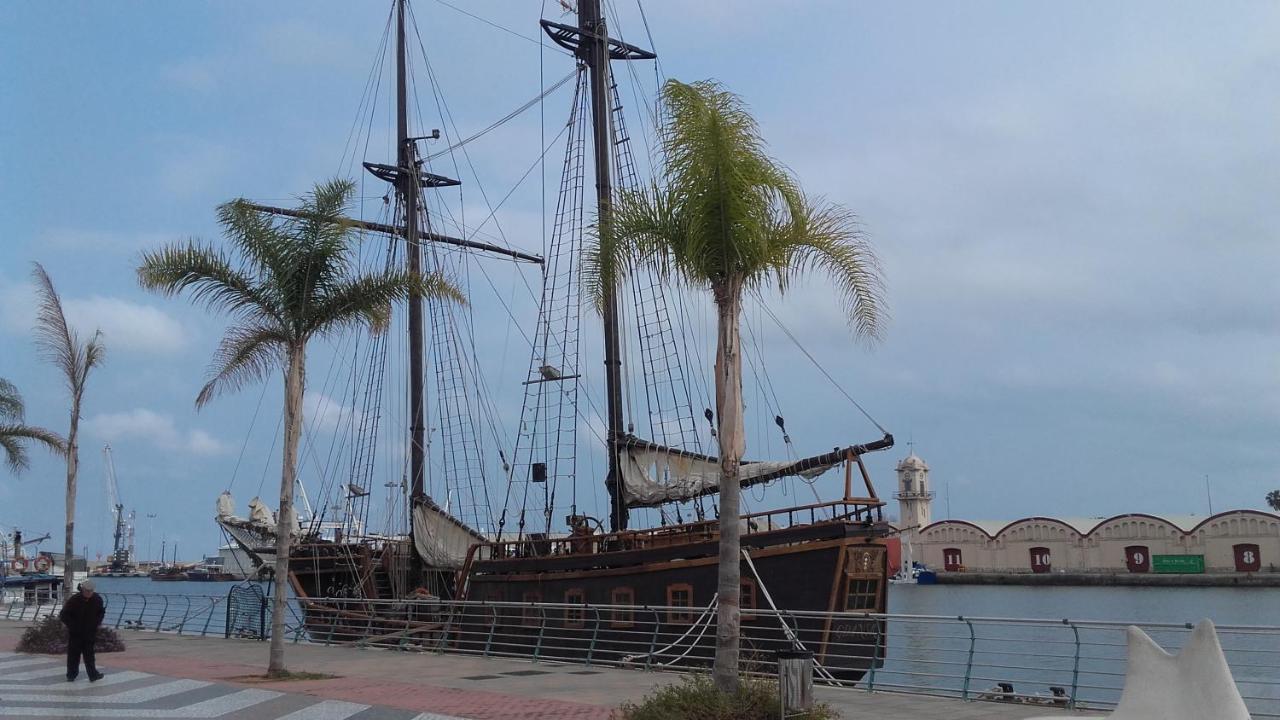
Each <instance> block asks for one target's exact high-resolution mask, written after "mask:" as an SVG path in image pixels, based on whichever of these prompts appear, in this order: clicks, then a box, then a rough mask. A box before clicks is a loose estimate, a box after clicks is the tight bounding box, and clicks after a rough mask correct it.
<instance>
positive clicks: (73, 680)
mask: <svg viewBox="0 0 1280 720" xmlns="http://www.w3.org/2000/svg"><path fill="white" fill-rule="evenodd" d="M75 681H76V676H75V675H68V676H67V682H75Z"/></svg>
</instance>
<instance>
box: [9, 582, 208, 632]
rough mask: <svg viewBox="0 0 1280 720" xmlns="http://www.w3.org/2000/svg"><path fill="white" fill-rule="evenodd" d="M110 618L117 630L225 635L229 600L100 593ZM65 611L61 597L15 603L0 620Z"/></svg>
mask: <svg viewBox="0 0 1280 720" xmlns="http://www.w3.org/2000/svg"><path fill="white" fill-rule="evenodd" d="M100 595H102V599H103V601H104V602H105V603H106V610H107V614H106V616H105V617H104V618H103V619H102V624H103V625H104V626H106V627H110V628H114V629H117V630H137V631H143V632H167V633H175V634H178V635H198V636H201V637H205V636H208V635H218V636H220V635H222V634H223V633H224V629H225V627H226V622H225V619H224V617H223V615H222V613H221V611H222V610H224V609H225V608H226V598H225V597H223V596H212V595H178V594H173V595H169V594H155V595H153V594H149V593H100ZM61 607H62V601H61V598H60V597H57V596H55V598H54V599H53V600H50V601H47V602H24V601H23V600H22V599H21V598H18V599H17V600H16V601H15V602H9V603H5V604H3V605H0V618H3V619H5V620H25V621H33V620H39V619H41V618H44V617H46V616H49V615H57V614H58V610H59V609H60V608H61Z"/></svg>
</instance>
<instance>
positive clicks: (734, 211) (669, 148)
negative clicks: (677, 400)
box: [584, 80, 884, 692]
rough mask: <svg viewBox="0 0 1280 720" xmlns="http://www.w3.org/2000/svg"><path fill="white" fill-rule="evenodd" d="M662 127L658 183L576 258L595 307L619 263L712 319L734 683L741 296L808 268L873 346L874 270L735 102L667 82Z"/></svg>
mask: <svg viewBox="0 0 1280 720" xmlns="http://www.w3.org/2000/svg"><path fill="white" fill-rule="evenodd" d="M662 95H663V100H664V102H665V104H666V107H667V109H668V111H669V113H668V119H667V120H666V123H665V126H664V128H663V131H662V150H663V156H664V163H665V167H664V173H663V174H664V178H663V182H661V183H660V184H659V183H657V182H655V183H654V184H653V185H652V186H651V187H649V188H648V189H644V190H639V191H635V192H623V193H621V194H620V195H619V196H618V198H617V199H616V202H615V205H614V207H613V208H612V209H608V208H606V209H603V210H602V212H601V214H600V219H599V222H598V223H597V228H596V235H597V237H598V238H599V239H598V241H597V244H596V246H595V247H594V248H592V249H591V251H590V252H589V253H588V257H587V258H586V262H585V263H584V271H585V277H584V280H585V282H586V284H587V292H588V294H590V295H593V296H594V297H595V298H596V300H597V301H600V300H602V299H603V298H604V296H605V293H607V292H608V291H609V288H612V287H613V284H614V283H615V282H616V281H617V280H618V279H620V278H621V277H623V276H624V275H625V274H626V272H627V271H628V270H629V269H630V268H640V267H644V268H648V269H651V270H653V271H655V272H657V273H658V274H659V275H661V276H664V277H673V278H674V279H677V280H681V281H683V282H685V283H687V284H689V285H690V286H693V287H698V288H705V289H708V290H710V291H711V294H712V297H713V299H714V301H715V305H716V310H717V320H718V331H717V343H716V364H715V385H716V415H717V421H718V423H719V428H718V430H717V432H718V436H719V438H720V473H721V475H720V518H721V524H720V565H719V568H720V569H719V578H718V583H717V586H718V592H719V609H718V611H717V612H718V615H717V625H716V660H715V666H714V669H713V676H714V679H715V682H716V686H717V687H718V688H720V689H721V690H724V691H726V692H730V691H733V690H734V689H736V687H737V682H738V639H739V638H738V632H739V593H740V585H739V582H740V576H741V557H740V542H739V536H740V534H741V528H740V525H739V523H737V522H732V521H731V520H732V519H734V518H737V517H739V495H740V487H739V485H738V471H739V464H740V461H741V460H742V456H743V452H744V451H745V449H746V448H745V440H744V437H743V424H742V357H741V354H740V340H739V315H740V313H741V309H742V299H743V295H744V293H746V292H748V291H751V292H755V291H757V290H759V289H761V288H763V287H765V286H766V285H773V286H775V287H777V289H778V290H779V291H781V292H786V291H787V290H789V289H790V288H791V286H792V285H793V283H795V282H796V281H797V280H798V279H799V278H801V277H802V276H803V275H805V274H806V272H807V271H809V270H811V269H817V270H822V271H825V272H826V273H827V274H828V275H830V276H832V278H833V279H834V282H835V286H836V290H837V291H838V293H839V295H840V297H841V299H842V300H843V304H844V310H845V311H846V313H847V315H848V319H849V322H850V325H851V326H852V329H853V330H854V332H855V333H856V334H857V335H858V336H860V337H862V338H864V339H868V340H875V339H878V338H879V336H880V332H881V325H882V322H883V317H884V313H883V301H882V297H883V282H882V279H881V274H880V267H879V263H878V261H877V260H876V257H875V254H874V253H873V251H872V249H871V247H870V245H869V243H868V242H867V240H866V238H865V237H864V236H863V235H862V233H861V232H860V231H859V230H858V228H857V225H856V223H855V221H854V216H853V214H852V213H850V212H849V211H848V210H845V209H844V208H841V207H839V206H836V205H832V204H829V203H826V202H823V201H821V200H812V199H810V198H807V197H806V196H805V195H804V193H803V192H802V191H801V189H800V187H799V186H798V184H797V183H796V181H795V180H794V179H793V178H792V177H791V175H790V174H789V173H788V172H787V171H786V169H785V168H783V167H782V166H781V165H779V164H778V163H777V162H775V161H774V160H772V159H771V158H769V157H768V155H767V154H766V153H765V150H764V142H763V140H762V139H761V137H760V134H759V130H758V128H757V126H756V123H755V120H754V119H752V117H751V115H750V114H749V113H748V112H747V110H746V109H745V108H744V107H743V104H742V102H741V100H740V99H739V98H738V97H737V96H735V95H733V94H732V93H730V92H728V91H726V90H724V89H723V88H721V87H720V86H719V85H718V84H716V83H714V82H710V81H706V82H697V83H693V84H684V83H681V82H677V81H675V80H668V81H667V83H666V84H665V86H664V87H663V90H662Z"/></svg>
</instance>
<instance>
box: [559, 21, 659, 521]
mask: <svg viewBox="0 0 1280 720" xmlns="http://www.w3.org/2000/svg"><path fill="white" fill-rule="evenodd" d="M542 27H543V29H544V30H545V31H546V32H547V34H548V35H549V36H550V37H551V39H552V40H554V41H555V42H556V44H558V45H560V46H561V47H563V48H566V49H568V50H571V51H573V53H574V55H575V56H577V58H578V60H579V62H581V63H582V64H583V65H584V66H586V68H587V71H588V74H589V77H590V85H591V134H592V140H593V143H592V150H593V152H594V154H595V175H596V217H597V218H598V221H599V223H600V226H601V227H607V226H608V224H609V211H610V202H611V199H612V193H613V183H612V177H613V176H612V171H611V169H610V167H609V157H610V148H609V143H610V142H612V138H613V134H612V128H611V127H610V122H609V120H610V108H609V102H610V93H609V83H610V77H609V61H610V60H611V59H612V60H652V59H654V58H656V57H657V56H656V55H654V54H653V53H652V52H649V51H648V50H643V49H641V48H638V47H636V46H634V45H630V44H628V43H624V42H621V41H619V40H612V39H610V38H609V31H608V27H607V26H606V23H605V18H604V14H603V13H602V12H601V9H600V0H578V26H577V27H572V26H569V25H562V24H560V23H553V22H550V21H548V20H543V21H542ZM607 283H608V284H607V285H606V286H605V288H604V293H603V296H604V302H603V307H602V309H601V316H602V319H603V322H604V370H605V393H606V395H607V398H606V399H607V403H606V411H605V412H606V414H607V415H608V422H609V428H608V440H607V443H608V447H607V452H608V455H609V475H608V477H607V478H606V479H605V487H607V488H608V490H609V527H610V529H612V530H613V531H614V532H617V531H619V530H625V529H626V528H627V506H626V502H625V500H624V498H623V494H622V491H621V477H620V475H619V471H620V463H619V455H618V451H619V448H620V446H621V443H622V440H623V438H624V436H625V434H626V433H625V431H624V429H623V424H622V351H621V338H620V328H619V322H618V292H617V286H616V284H615V283H614V282H613V281H612V280H608V281H607Z"/></svg>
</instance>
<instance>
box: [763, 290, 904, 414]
mask: <svg viewBox="0 0 1280 720" xmlns="http://www.w3.org/2000/svg"><path fill="white" fill-rule="evenodd" d="M760 307H762V308H764V311H765V313H766V314H767V315H768V316H769V318H770V319H771V320H773V322H774V323H775V324H776V325H777V326H778V328H779V329H781V330H782V332H783V333H785V334H786V336H787V337H788V338H790V339H791V342H792V343H793V344H795V346H796V347H797V348H799V349H800V352H802V353H804V356H805V357H807V358H809V362H811V363H813V366H814V367H816V368H818V372H820V373H822V376H823V377H825V378H826V379H827V380H828V381H830V383H831V385H832V386H834V387H835V389H837V390H839V391H840V394H841V395H844V396H845V399H847V400H848V401H849V402H851V403H853V406H854V407H856V408H858V412H860V413H862V416H863V417H865V418H866V419H867V420H870V421H871V424H872V425H875V426H876V429H877V430H879V431H880V432H882V433H884V434H885V435H888V434H889V431H888V430H886V429H885V428H884V426H883V425H881V424H880V423H878V422H876V419H875V418H873V417H871V413H869V412H867V411H866V409H865V408H863V407H862V406H861V405H859V404H858V401H857V400H854V399H853V396H852V395H850V394H849V393H848V391H846V390H845V389H844V388H843V387H842V386H841V385H840V383H838V382H836V379H835V378H834V377H832V376H831V373H829V372H827V369H826V368H824V367H822V363H820V362H818V359H817V358H815V357H814V356H813V354H812V353H810V352H809V350H808V349H807V348H805V346H804V345H801V344H800V341H799V340H797V339H796V336H795V335H792V334H791V330H789V329H788V328H787V326H786V325H783V324H782V321H781V320H779V319H778V316H777V315H774V314H773V311H772V310H770V309H769V306H768V305H765V304H764V303H763V302H761V303H760Z"/></svg>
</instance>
